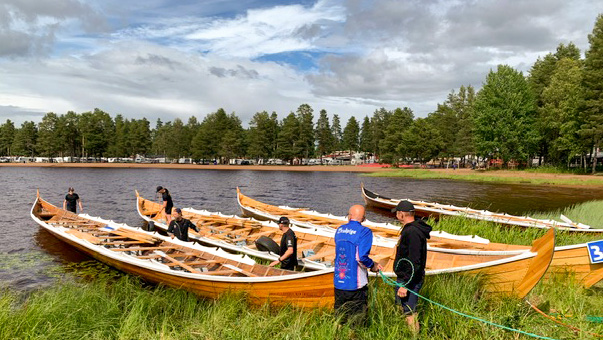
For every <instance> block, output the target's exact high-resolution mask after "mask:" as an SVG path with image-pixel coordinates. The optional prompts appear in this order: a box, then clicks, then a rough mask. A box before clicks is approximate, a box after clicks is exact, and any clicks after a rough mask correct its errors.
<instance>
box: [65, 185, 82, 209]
mask: <svg viewBox="0 0 603 340" xmlns="http://www.w3.org/2000/svg"><path fill="white" fill-rule="evenodd" d="M77 205H79V206H80V212H84V207H83V206H82V200H80V196H79V195H78V194H76V193H75V189H73V188H71V187H70V188H69V189H68V190H67V195H65V199H64V200H63V210H67V211H71V212H72V213H77Z"/></svg>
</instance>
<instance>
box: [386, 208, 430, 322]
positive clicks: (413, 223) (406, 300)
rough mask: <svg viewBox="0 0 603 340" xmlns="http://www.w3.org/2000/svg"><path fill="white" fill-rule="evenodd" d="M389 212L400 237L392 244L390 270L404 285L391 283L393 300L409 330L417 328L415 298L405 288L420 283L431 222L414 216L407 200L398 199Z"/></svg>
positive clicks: (413, 287)
mask: <svg viewBox="0 0 603 340" xmlns="http://www.w3.org/2000/svg"><path fill="white" fill-rule="evenodd" d="M392 212H395V213H396V218H397V219H398V221H400V222H401V223H402V232H401V233H400V240H399V241H398V245H397V246H396V260H395V262H394V271H395V272H396V276H397V277H398V278H397V280H396V281H397V282H398V283H401V284H402V285H404V287H406V288H404V287H399V288H398V287H395V292H396V304H398V305H400V306H401V309H402V312H403V313H404V315H406V322H407V323H408V326H409V327H410V328H411V330H413V331H414V332H419V321H418V320H417V311H416V308H417V301H418V299H419V298H418V296H416V295H415V294H413V293H412V292H409V291H408V290H411V291H413V292H415V293H418V292H419V290H420V289H421V286H422V285H423V278H424V277H425V262H426V261H427V239H428V238H429V232H430V231H431V226H429V225H428V224H427V223H425V222H423V220H420V219H415V207H414V206H413V205H412V203H410V202H409V201H400V203H398V206H396V207H395V208H394V209H392Z"/></svg>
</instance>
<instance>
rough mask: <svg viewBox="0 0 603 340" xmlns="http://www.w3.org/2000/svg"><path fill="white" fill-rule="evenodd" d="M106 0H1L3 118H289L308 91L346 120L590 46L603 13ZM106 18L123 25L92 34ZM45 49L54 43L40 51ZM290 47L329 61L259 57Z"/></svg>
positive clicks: (588, 5) (574, 7) (394, 0)
mask: <svg viewBox="0 0 603 340" xmlns="http://www.w3.org/2000/svg"><path fill="white" fill-rule="evenodd" d="M107 1H108V2H86V3H85V5H84V3H80V2H79V1H76V0H53V2H48V3H44V4H42V5H40V6H37V5H36V4H37V2H35V1H33V0H29V1H17V0H9V1H5V2H4V3H3V4H2V5H0V74H2V82H0V118H1V119H5V118H11V119H13V120H17V121H18V119H14V118H15V115H17V114H19V112H22V113H27V114H28V115H29V116H27V117H31V115H32V114H34V115H35V114H38V115H39V116H40V117H41V116H42V115H43V114H44V113H45V112H48V111H54V112H57V113H64V112H66V111H68V110H74V111H76V112H83V111H88V110H91V109H93V108H95V107H98V108H100V109H103V110H105V111H107V112H110V113H112V114H117V113H121V114H123V115H124V116H126V117H142V116H145V117H147V118H149V119H150V120H154V119H156V118H159V117H161V118H162V119H163V120H170V119H173V118H175V117H180V118H183V119H184V118H187V117H188V116H190V115H197V116H198V117H199V118H202V116H203V115H205V114H207V113H209V112H213V111H215V110H216V109H217V108H220V107H223V108H224V109H225V110H226V111H227V112H232V111H235V112H237V114H238V115H239V116H240V117H241V118H242V120H243V121H244V122H246V121H248V120H249V118H250V117H251V116H252V115H253V114H254V113H255V112H257V111H263V110H267V111H269V112H270V111H277V112H278V113H279V114H280V116H281V118H282V117H283V116H284V115H285V114H287V113H288V112H289V111H295V110H296V108H297V107H298V106H299V105H300V104H302V103H308V104H310V105H311V106H312V107H313V108H314V109H315V111H318V110H320V109H323V108H324V109H326V110H327V111H328V112H329V113H330V114H334V113H337V114H340V115H341V116H342V117H343V119H344V120H347V118H348V117H349V116H350V115H357V116H358V117H360V116H364V115H366V114H368V115H370V114H372V112H373V111H374V110H375V109H376V108H379V107H386V108H388V109H393V108H395V107H401V106H409V107H410V108H411V109H413V111H415V114H416V115H417V116H425V115H426V114H427V113H429V112H431V111H433V110H434V109H435V108H436V104H437V103H438V102H442V101H444V100H445V98H446V95H447V94H448V93H449V92H450V91H451V90H453V89H458V87H460V86H461V85H473V86H475V87H478V88H479V87H480V86H481V83H482V82H483V80H484V79H485V76H486V74H487V73H488V71H489V70H490V69H491V68H495V67H496V65H497V64H498V63H506V64H509V65H511V66H512V67H515V68H518V69H520V70H522V71H528V70H529V68H530V66H531V65H532V64H533V63H534V61H535V60H536V58H537V57H538V55H544V54H546V53H548V52H551V51H554V50H555V48H556V46H557V45H558V44H559V43H567V42H569V41H570V40H572V41H574V42H575V43H576V44H577V46H578V47H579V48H581V49H582V51H584V49H585V48H587V47H588V43H587V38H586V37H587V35H588V33H590V32H591V30H592V27H593V24H594V20H595V17H596V15H597V13H599V12H603V2H600V1H592V0H589V1H561V0H543V1H541V2H538V3H535V2H533V1H529V0H520V1H513V2H500V1H495V0H484V1H469V0H467V1H464V0H457V1H454V2H448V1H405V0H404V1H403V0H376V1H368V2H367V1H355V0H354V1H352V0H350V1H345V2H344V1H328V0H321V1H318V2H316V3H314V4H313V5H310V6H307V5H301V4H293V5H282V3H281V2H276V3H277V4H278V5H276V6H269V5H265V4H262V6H263V7H254V8H238V9H237V8H235V7H236V6H234V5H233V3H232V2H221V1H212V2H211V3H206V2H204V3H203V4H198V5H188V4H180V3H174V2H170V1H167V0H152V1H148V2H144V4H141V3H139V2H129V1H127V0H126V1H120V2H119V4H120V6H115V3H117V1H114V0H107ZM76 2H77V4H79V5H78V6H79V7H78V6H75V5H74V6H73V7H72V8H71V7H70V8H69V10H65V11H61V10H60V9H61V8H63V9H64V8H65V6H69V5H70V4H74V3H76ZM122 2H123V4H122ZM249 3H254V2H253V1H247V2H246V1H241V2H237V6H246V5H247V4H249ZM112 4H113V6H112ZM256 4H257V3H256ZM205 6H207V7H205ZM224 6H226V7H224ZM256 6H257V5H256ZM9 7H10V9H9ZM233 9H237V11H236V12H232V10H233ZM223 12H228V15H223ZM14 13H18V16H17V17H18V18H17V19H15V20H12V19H11V20H10V21H9V20H8V19H7V20H4V18H12V17H13V16H14V15H13V14H14ZM99 13H104V15H106V16H105V17H103V18H101V17H99ZM183 13H184V14H183ZM132 15H135V16H132ZM87 18H91V19H89V20H88V19H87ZM94 18H95V19H94ZM88 21H89V22H90V25H88V27H87V28H84V26H85V24H86V23H87V22H88ZM102 22H110V23H112V24H113V25H115V28H114V30H113V31H111V32H108V33H107V34H103V33H98V34H87V33H86V32H89V30H90V29H92V28H95V29H97V30H98V29H100V28H102V25H101V23H102ZM86 29H88V31H87V30H86ZM98 32H100V31H98ZM2 41H4V44H2ZM9 41H11V42H12V43H8V42H9ZM53 48H54V49H53ZM35 51H39V52H49V51H52V52H53V53H52V54H50V57H47V58H40V57H39V55H43V53H39V54H38V57H31V55H32V54H34V53H33V52H35ZM284 52H298V54H303V53H307V52H319V53H318V55H319V57H318V58H320V59H319V63H318V67H317V68H311V69H306V70H303V69H302V70H300V69H296V68H294V67H292V66H288V64H287V63H286V61H282V62H260V61H258V59H257V58H258V57H261V56H267V55H268V56H269V55H273V54H279V53H284ZM2 55H4V56H20V58H18V59H17V58H1V56H2ZM273 59H274V60H278V59H277V58H276V57H274V58H273ZM254 60H255V61H254ZM271 60H272V59H271ZM17 118H18V117H17ZM28 119H30V118H28Z"/></svg>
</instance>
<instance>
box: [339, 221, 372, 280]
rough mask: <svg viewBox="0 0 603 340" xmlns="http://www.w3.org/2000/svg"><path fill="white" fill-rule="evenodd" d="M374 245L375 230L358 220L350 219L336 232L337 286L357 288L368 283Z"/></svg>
mask: <svg viewBox="0 0 603 340" xmlns="http://www.w3.org/2000/svg"><path fill="white" fill-rule="evenodd" d="M372 246H373V232H372V231H371V230H370V229H369V228H367V227H365V226H363V225H362V224H360V222H357V221H350V222H349V223H348V224H344V225H342V226H340V227H339V228H337V231H336V232H335V249H336V250H335V275H334V278H333V283H334V285H335V288H337V289H341V290H357V289H360V288H362V287H364V286H365V285H366V284H367V283H368V272H367V268H371V267H372V266H373V260H371V259H370V258H369V256H368V255H369V253H370V251H371V247H372Z"/></svg>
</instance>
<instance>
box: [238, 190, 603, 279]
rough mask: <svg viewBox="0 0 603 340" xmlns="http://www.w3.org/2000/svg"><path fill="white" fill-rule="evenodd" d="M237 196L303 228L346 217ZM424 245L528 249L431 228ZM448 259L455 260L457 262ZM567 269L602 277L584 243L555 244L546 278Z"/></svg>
mask: <svg viewBox="0 0 603 340" xmlns="http://www.w3.org/2000/svg"><path fill="white" fill-rule="evenodd" d="M237 198H238V202H239V206H240V208H241V211H243V213H244V214H246V215H248V216H254V217H256V218H260V219H267V220H272V221H276V220H278V219H279V218H280V216H287V217H289V219H290V220H291V221H292V223H295V224H297V225H301V226H304V227H306V228H312V227H314V228H317V226H322V227H323V228H337V227H338V226H339V225H342V224H344V223H346V222H347V220H346V218H345V217H342V216H334V215H330V214H321V213H318V212H315V211H309V210H306V209H298V208H291V207H286V206H273V205H269V204H266V203H263V202H259V201H257V200H254V199H252V198H250V197H247V196H245V195H243V194H242V193H241V191H240V190H238V189H237ZM363 225H365V226H367V227H369V228H371V229H372V230H373V231H376V232H375V233H380V234H381V235H384V236H392V235H393V234H394V233H393V232H396V234H397V232H398V231H397V229H398V228H399V227H396V226H393V225H391V224H386V223H373V222H370V221H365V222H363ZM376 240H377V238H376ZM379 240H380V243H381V244H387V243H386V242H385V240H384V239H383V238H381V239H379ZM427 248H428V254H435V253H434V252H439V253H441V252H444V251H448V252H450V253H453V254H461V255H480V256H482V257H481V261H485V260H484V259H483V256H487V255H495V256H503V258H504V257H510V256H514V255H517V254H520V253H521V252H523V251H527V250H529V249H530V247H528V246H520V245H509V244H502V243H492V242H489V241H488V240H485V239H482V238H479V237H472V236H457V235H451V234H446V233H444V234H440V233H437V232H433V231H432V232H431V239H430V240H429V241H428V244H427ZM475 251H477V252H475ZM373 253H374V252H373ZM433 256H435V255H433ZM459 258H463V259H468V258H466V257H465V258H464V257H460V256H459V257H457V258H456V261H458V260H459ZM479 259H480V257H478V258H477V260H479ZM434 260H435V258H434ZM469 261H476V258H473V259H469ZM443 263H450V262H443ZM452 263H453V264H458V262H452ZM567 272H572V273H573V274H574V275H575V278H576V280H577V281H578V282H581V283H582V284H583V285H584V286H585V287H586V288H588V287H591V286H592V285H594V284H595V283H597V282H599V281H601V280H603V264H602V263H596V264H593V263H591V261H590V257H589V255H588V246H587V244H586V243H582V244H575V245H568V246H560V247H555V252H554V255H553V260H552V261H551V264H550V268H549V271H548V273H547V278H548V277H550V275H556V274H564V273H567Z"/></svg>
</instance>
